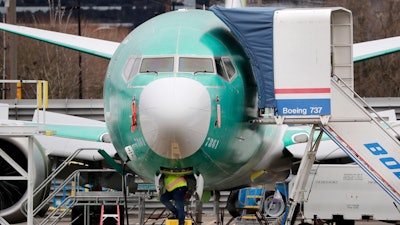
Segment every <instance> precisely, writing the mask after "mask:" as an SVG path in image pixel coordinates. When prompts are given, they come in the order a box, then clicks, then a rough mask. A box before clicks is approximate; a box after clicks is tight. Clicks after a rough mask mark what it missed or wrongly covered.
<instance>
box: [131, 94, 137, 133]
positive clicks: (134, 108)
mask: <svg viewBox="0 0 400 225" xmlns="http://www.w3.org/2000/svg"><path fill="white" fill-rule="evenodd" d="M136 124H137V120H136V104H135V101H132V125H131V131H132V132H134V131H135V128H136Z"/></svg>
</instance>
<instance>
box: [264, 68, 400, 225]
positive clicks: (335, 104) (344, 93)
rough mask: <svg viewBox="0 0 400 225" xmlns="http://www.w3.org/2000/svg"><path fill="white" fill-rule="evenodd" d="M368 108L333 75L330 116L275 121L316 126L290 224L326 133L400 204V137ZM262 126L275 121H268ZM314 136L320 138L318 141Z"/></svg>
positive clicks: (296, 185) (290, 209)
mask: <svg viewBox="0 0 400 225" xmlns="http://www.w3.org/2000/svg"><path fill="white" fill-rule="evenodd" d="M357 99H358V100H357ZM365 105H367V104H366V103H365V102H363V101H362V99H361V98H360V96H358V95H357V94H356V93H355V92H353V91H352V89H351V87H349V86H347V85H346V83H345V82H344V81H343V80H342V79H340V78H339V77H338V76H335V75H332V78H331V114H330V115H329V116H320V117H319V118H317V117H307V116H306V117H286V118H285V117H281V116H276V117H275V118H273V119H274V120H275V123H279V124H314V125H313V128H312V130H311V133H310V135H309V137H310V138H309V140H308V143H307V146H306V151H305V154H304V156H303V158H302V160H301V163H300V167H299V171H298V174H297V176H296V180H295V182H294V185H293V187H292V191H291V193H290V201H291V202H289V205H288V209H287V212H288V213H287V214H286V216H287V220H286V223H287V224H290V220H291V219H294V218H292V216H293V215H294V210H295V206H296V205H297V204H299V203H301V202H303V201H304V196H303V193H304V192H305V191H306V190H305V185H306V182H307V180H308V176H309V174H310V170H311V167H312V165H313V163H314V161H315V157H316V153H317V150H318V147H319V143H320V141H321V139H322V134H323V133H325V134H327V135H328V136H329V137H330V138H331V139H332V140H333V141H334V142H335V143H336V144H337V145H338V146H339V147H340V148H341V149H342V150H343V151H344V152H345V153H347V155H348V156H349V157H350V158H352V159H353V160H354V162H356V163H357V164H358V165H359V166H360V167H361V168H362V169H363V170H364V171H365V172H366V173H367V174H368V175H369V176H371V178H372V179H373V180H374V181H375V182H376V183H377V184H379V185H380V187H381V188H382V189H384V190H385V191H386V192H387V193H388V194H389V195H390V196H391V197H392V198H393V200H394V201H395V202H396V203H397V204H400V142H399V140H398V139H397V138H396V137H399V136H400V135H399V134H398V133H396V131H395V130H394V129H392V128H391V127H390V125H389V124H387V123H386V122H385V121H384V120H383V119H382V118H380V117H379V115H378V114H377V113H376V112H374V110H373V109H372V108H369V111H368V110H367V109H365ZM370 111H372V113H371V112H370ZM262 123H273V122H271V120H270V119H264V120H263V122H262ZM314 134H316V135H314ZM313 137H317V138H316V139H315V140H314V138H313Z"/></svg>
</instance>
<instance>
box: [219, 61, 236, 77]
mask: <svg viewBox="0 0 400 225" xmlns="http://www.w3.org/2000/svg"><path fill="white" fill-rule="evenodd" d="M215 66H216V67H217V74H218V75H220V76H221V77H223V78H224V79H226V80H232V78H233V77H234V76H235V75H236V70H235V67H234V66H233V63H232V60H231V59H230V58H228V57H215Z"/></svg>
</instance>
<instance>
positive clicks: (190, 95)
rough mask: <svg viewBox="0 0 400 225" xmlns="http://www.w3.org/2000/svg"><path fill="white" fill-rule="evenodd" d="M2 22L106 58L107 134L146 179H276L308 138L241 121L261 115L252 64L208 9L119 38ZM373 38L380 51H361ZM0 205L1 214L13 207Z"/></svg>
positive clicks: (201, 183) (239, 183) (236, 184)
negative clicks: (293, 148)
mask: <svg viewBox="0 0 400 225" xmlns="http://www.w3.org/2000/svg"><path fill="white" fill-rule="evenodd" d="M0 29H1V30H4V31H7V32H12V33H15V34H19V35H23V36H26V37H29V38H34V39H37V40H40V41H44V42H48V43H52V44H55V45H59V46H63V47H66V48H70V49H74V50H77V51H81V52H84V53H87V54H91V55H94V56H98V57H102V58H106V59H109V60H110V62H109V66H108V70H107V73H106V74H105V78H104V107H105V109H104V115H105V120H106V128H107V129H106V132H105V133H108V135H109V137H110V139H111V142H112V144H113V146H114V147H115V149H116V151H117V153H118V155H119V157H120V158H121V159H122V160H123V161H125V162H126V163H127V166H129V167H130V168H131V169H132V170H133V171H134V172H136V173H137V174H138V175H139V176H140V177H142V178H143V179H145V180H147V181H150V182H154V183H157V182H159V178H160V176H161V175H162V174H163V173H171V172H173V173H180V174H184V175H188V176H192V177H193V178H194V179H195V180H196V181H197V183H196V185H197V190H198V194H199V197H200V196H201V194H202V193H203V192H211V191H218V190H235V189H238V188H241V187H247V186H251V185H255V184H264V183H274V182H277V181H283V180H285V179H286V178H287V177H288V176H289V175H290V173H291V168H292V166H293V165H292V154H291V153H290V152H289V151H288V150H287V148H286V147H288V146H290V145H293V144H296V143H304V142H306V141H307V139H308V136H307V135H308V133H307V132H308V131H307V130H306V129H303V128H298V127H291V126H287V125H257V124H251V123H249V121H251V120H256V119H258V118H260V109H259V105H258V95H257V94H258V89H257V82H256V80H255V77H254V75H253V70H252V65H251V63H250V61H249V58H248V56H247V55H246V53H245V51H244V50H243V46H242V45H241V44H240V43H239V42H238V41H237V39H236V38H235V37H234V36H233V35H232V33H231V31H230V30H229V29H228V27H227V26H226V25H225V24H224V23H223V22H222V21H221V20H220V19H219V18H218V17H217V16H215V15H214V13H213V12H210V11H207V10H181V11H175V12H169V13H164V14H162V15H159V16H157V17H155V18H153V19H150V20H149V21H147V22H145V23H144V24H142V25H140V26H139V27H137V28H136V29H134V30H133V31H132V32H131V33H130V34H129V35H128V36H127V37H126V38H125V39H124V40H123V41H122V42H121V43H116V42H110V41H104V40H98V39H94V38H87V37H79V36H75V35H70V34H63V33H57V32H51V31H45V30H39V29H34V28H28V27H22V26H15V25H9V24H4V23H2V24H1V25H0ZM381 43H390V44H389V45H388V47H387V48H386V49H387V50H388V51H391V50H393V49H395V48H397V50H398V49H399V48H400V44H399V43H400V38H399V37H396V38H394V39H393V40H392V41H390V40H383V41H382V42H376V43H363V44H359V45H355V46H354V59H355V60H364V59H366V58H370V57H375V56H377V55H378V54H385V53H387V52H385V53H382V52H381V53H377V52H379V51H381V50H382V48H379V46H382V45H381ZM371 46H373V47H376V46H378V50H371V51H369V52H368V49H371V48H370V47H371ZM364 49H365V51H366V52H362V53H361V54H359V52H361V51H362V50H364ZM52 129H60V130H61V129H63V128H54V127H53V128H52ZM99 129H100V128H99ZM101 129H102V130H103V131H104V127H102V128H101ZM101 129H100V130H101ZM56 135H60V136H63V137H70V138H79V137H72V136H69V133H65V132H64V133H63V135H62V132H59V133H58V134H57V133H56ZM92 141H98V139H95V138H92ZM52 154H54V155H57V154H59V153H57V152H53V153H52ZM321 157H324V156H321ZM0 200H2V201H3V198H1V197H0ZM3 205H4V204H3V203H2V204H1V205H0V207H2V206H3ZM8 206H10V205H8ZM10 207H11V206H10ZM1 210H2V211H1V212H2V216H5V217H6V218H7V219H10V215H13V214H12V213H13V212H10V213H9V214H8V215H7V214H5V213H3V212H5V211H6V209H4V208H1ZM7 216H8V217H7Z"/></svg>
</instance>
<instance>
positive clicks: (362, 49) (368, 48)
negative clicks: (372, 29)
mask: <svg viewBox="0 0 400 225" xmlns="http://www.w3.org/2000/svg"><path fill="white" fill-rule="evenodd" d="M398 51H400V36H397V37H391V38H385V39H379V40H375V41H367V42H361V43H357V44H354V45H353V61H354V62H359V61H363V60H366V59H371V58H375V57H378V56H382V55H387V54H390V53H394V52H398Z"/></svg>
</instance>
